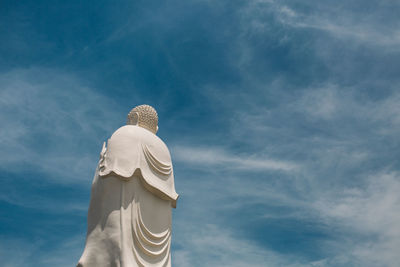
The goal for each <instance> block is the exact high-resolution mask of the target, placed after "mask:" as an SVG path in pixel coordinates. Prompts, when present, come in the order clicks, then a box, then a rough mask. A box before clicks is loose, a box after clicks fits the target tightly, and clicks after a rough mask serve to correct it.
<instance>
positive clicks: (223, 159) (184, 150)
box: [172, 146, 299, 172]
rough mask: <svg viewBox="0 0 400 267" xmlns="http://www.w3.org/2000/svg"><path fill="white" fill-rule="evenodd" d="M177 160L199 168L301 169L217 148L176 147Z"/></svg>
mask: <svg viewBox="0 0 400 267" xmlns="http://www.w3.org/2000/svg"><path fill="white" fill-rule="evenodd" d="M172 150H173V155H174V157H175V159H176V160H178V161H179V162H182V163H189V164H192V165H199V166H205V165H208V166H220V167H226V168H229V169H236V170H242V171H287V172H288V171H295V170H296V169H298V168H299V167H298V166H297V165H296V164H294V163H290V162H286V161H280V160H271V159H257V157H259V158H262V156H256V155H251V156H248V157H244V156H242V157H240V156H235V155H232V154H229V153H227V152H226V151H224V150H222V149H216V148H198V147H197V148H196V147H188V146H175V147H173V148H172Z"/></svg>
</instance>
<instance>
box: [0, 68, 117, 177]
mask: <svg viewBox="0 0 400 267" xmlns="http://www.w3.org/2000/svg"><path fill="white" fill-rule="evenodd" d="M0 88H1V91H0V103H1V105H0V124H1V125H2V129H3V130H2V131H1V132H0V145H1V147H2V153H0V166H1V167H2V168H4V169H8V170H9V171H15V170H18V168H19V167H16V166H21V165H26V164H28V165H31V166H32V165H33V166H34V167H35V168H38V170H39V171H44V172H46V173H48V174H50V176H52V181H53V182H69V181H79V180H81V179H91V175H92V174H91V173H92V172H93V171H94V168H95V164H96V160H97V155H96V153H95V154H92V153H91V154H88V153H87V151H86V149H87V146H90V145H93V144H94V142H98V143H99V150H98V151H100V149H101V147H100V144H101V141H102V140H101V138H102V137H103V136H104V133H106V132H109V131H110V129H111V128H112V127H110V126H111V125H113V124H115V122H118V120H117V119H116V118H117V115H116V114H117V113H116V111H115V110H116V108H115V106H116V105H115V103H113V102H112V101H111V100H110V99H107V98H106V97H104V96H102V95H101V94H98V93H96V92H95V91H93V90H92V89H91V88H89V87H87V86H85V85H83V82H82V81H80V80H79V79H78V78H77V77H75V76H73V75H71V74H68V73H65V72H62V71H55V70H50V69H42V68H32V69H16V70H13V71H10V72H7V73H3V74H1V75H0ZM121 121H122V120H121ZM82 176H85V177H82Z"/></svg>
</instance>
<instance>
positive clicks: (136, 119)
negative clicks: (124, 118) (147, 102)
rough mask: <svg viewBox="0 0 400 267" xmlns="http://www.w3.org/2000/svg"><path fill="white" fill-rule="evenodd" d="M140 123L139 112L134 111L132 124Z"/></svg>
mask: <svg viewBox="0 0 400 267" xmlns="http://www.w3.org/2000/svg"><path fill="white" fill-rule="evenodd" d="M138 124H139V113H138V112H134V113H133V114H132V125H138Z"/></svg>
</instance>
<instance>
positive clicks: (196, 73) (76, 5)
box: [0, 0, 400, 267]
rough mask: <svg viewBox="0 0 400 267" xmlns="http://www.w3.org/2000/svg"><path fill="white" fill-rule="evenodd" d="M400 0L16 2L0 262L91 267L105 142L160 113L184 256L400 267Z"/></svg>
mask: <svg viewBox="0 0 400 267" xmlns="http://www.w3.org/2000/svg"><path fill="white" fill-rule="evenodd" d="M398 14H400V2H399V1H396V0H335V1H329V0H326V1H313V0H302V1H299V0H292V1H288V0H280V1H277V0H246V1H239V0H220V1H209V0H186V1H176V0H169V1H149V0H147V1H142V0H136V1H135V0H129V1H128V0H121V1H107V0H98V1H75V0H72V1H60V0H56V1H42V0H37V1H24V0H20V1H12V0H2V1H1V2H0V40H1V41H0V125H1V128H0V146H1V150H0V262H1V266H5V267H20V266H24V267H25V266H28V267H31V266H32V267H36V266H43V267H47V266H49V267H50V266H51V267H54V266H59V267H64V266H65V267H67V266H75V264H76V263H77V262H78V259H79V258H80V255H81V253H82V251H83V248H84V244H85V238H86V216H87V209H88V204H89V199H90V186H91V182H92V179H93V174H94V171H95V168H96V165H97V162H98V157H99V153H100V151H101V148H102V144H103V142H104V141H105V140H107V138H109V137H110V135H111V134H112V133H113V132H114V131H115V130H116V129H118V128H119V127H121V126H123V125H124V124H125V123H126V116H127V114H128V112H129V111H130V110H131V109H132V108H133V107H135V106H136V105H140V104H149V105H152V106H153V107H154V108H155V109H156V110H157V112H158V115H159V132H158V133H157V135H158V136H159V137H160V138H161V139H162V140H164V142H165V143H166V144H167V145H168V147H169V149H170V152H171V155H172V160H173V164H174V174H175V185H176V191H177V192H178V194H180V198H179V200H178V203H177V208H176V209H174V210H173V239H172V263H173V266H176V267H185V266H232V267H240V266H272V267H275V266H290V267H303V266H314V267H324V266H335V267H336V266H338V267H341V266H355V267H357V266H362V267H370V266H371V267H386V266H389V267H391V266H393V267H395V266H398V263H399V262H400V253H399V247H400V193H399V192H400V162H399V158H400V105H399V103H400V87H399V86H400V75H399V70H400V31H399V29H400V20H399V16H398Z"/></svg>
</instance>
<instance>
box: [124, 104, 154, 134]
mask: <svg viewBox="0 0 400 267" xmlns="http://www.w3.org/2000/svg"><path fill="white" fill-rule="evenodd" d="M126 124H128V125H137V126H140V127H143V128H145V129H147V130H149V131H151V132H152V133H154V134H156V133H157V131H158V116H157V111H156V110H155V109H154V108H153V107H152V106H149V105H140V106H137V107H135V108H133V109H132V110H131V112H129V114H128V121H127V123H126Z"/></svg>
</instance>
